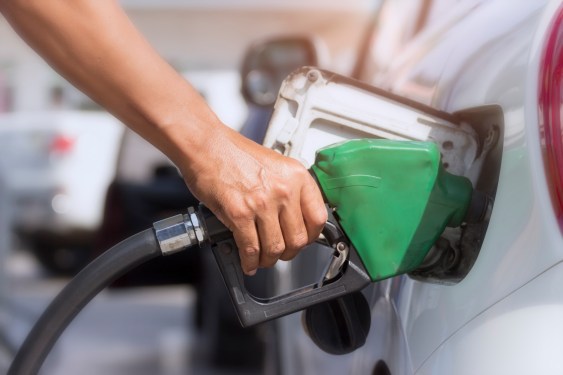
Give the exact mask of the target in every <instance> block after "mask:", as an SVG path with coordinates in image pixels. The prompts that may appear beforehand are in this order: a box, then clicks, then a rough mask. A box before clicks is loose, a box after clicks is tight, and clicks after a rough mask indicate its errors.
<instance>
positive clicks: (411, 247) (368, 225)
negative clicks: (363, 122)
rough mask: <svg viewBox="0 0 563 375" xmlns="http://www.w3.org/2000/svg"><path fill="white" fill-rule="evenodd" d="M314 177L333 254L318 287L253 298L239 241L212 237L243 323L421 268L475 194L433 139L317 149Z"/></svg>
mask: <svg viewBox="0 0 563 375" xmlns="http://www.w3.org/2000/svg"><path fill="white" fill-rule="evenodd" d="M311 173H312V174H313V175H314V177H316V179H317V182H318V184H319V186H320V188H321V191H322V192H323V194H324V198H325V202H326V203H327V206H328V212H329V221H328V222H327V223H326V225H325V228H324V230H323V235H324V240H325V243H326V244H327V246H330V247H331V248H332V249H333V255H332V258H331V260H330V263H329V265H328V266H327V268H326V271H325V274H324V275H323V277H322V279H321V280H320V281H319V282H317V283H316V284H313V285H309V286H305V287H302V288H300V289H297V290H294V291H292V292H290V293H287V294H284V295H280V296H275V297H272V298H258V297H255V296H253V295H251V294H250V293H248V292H247V290H246V288H245V286H244V278H243V273H242V269H241V267H240V259H239V257H238V251H236V245H235V242H234V240H233V239H232V238H231V237H226V238H223V239H222V240H220V241H213V235H210V236H209V238H210V239H211V242H212V243H213V246H212V249H213V253H214V255H215V258H216V260H217V263H218V265H219V268H220V270H221V273H222V275H223V278H224V280H225V283H226V285H227V288H228V290H229V293H230V296H231V299H232V301H233V303H234V305H235V309H236V311H237V314H238V317H239V319H240V321H241V324H242V325H243V326H250V325H254V324H257V323H261V322H264V321H267V320H271V319H274V318H278V317H281V316H283V315H287V314H290V313H293V312H296V311H299V310H303V309H306V308H308V307H311V306H313V305H317V304H319V303H321V302H325V301H330V300H333V299H335V298H338V297H341V296H344V295H348V294H351V293H353V292H356V291H359V290H361V289H363V288H364V287H365V286H367V285H368V284H370V283H371V282H376V281H379V280H382V279H386V278H389V277H392V276H395V275H400V274H404V273H407V272H410V271H412V270H414V269H416V268H417V267H418V266H419V265H420V264H421V263H422V261H423V260H424V258H425V257H426V255H427V253H428V252H429V250H430V249H431V248H432V246H433V245H434V243H435V242H436V241H437V240H438V238H440V235H441V234H442V233H443V231H444V229H445V228H446V227H448V226H449V227H457V226H459V225H461V224H462V222H463V221H464V218H465V217H466V215H467V214H468V211H469V207H470V206H471V201H472V195H473V194H472V193H473V189H472V186H471V182H470V181H469V180H468V179H467V178H465V177H460V176H454V175H452V174H450V173H448V172H447V171H445V169H444V167H443V165H442V163H441V160H440V152H439V150H438V148H437V146H436V145H435V144H434V143H432V142H413V141H393V140H384V139H358V140H349V141H345V142H343V143H339V144H336V145H332V146H329V147H326V148H323V149H321V150H319V151H318V152H317V156H316V160H315V163H314V165H313V166H312V167H311ZM204 216H207V218H205V219H204V220H203V221H204V222H205V223H207V224H208V225H212V226H216V221H217V220H216V218H213V216H212V215H204ZM214 223H215V224H214ZM208 231H209V230H208ZM209 232H213V230H210V231H209ZM305 251H306V250H305Z"/></svg>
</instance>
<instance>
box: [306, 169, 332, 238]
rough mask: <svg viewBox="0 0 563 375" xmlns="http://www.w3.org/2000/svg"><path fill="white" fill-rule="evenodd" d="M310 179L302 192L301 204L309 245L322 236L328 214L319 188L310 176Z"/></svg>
mask: <svg viewBox="0 0 563 375" xmlns="http://www.w3.org/2000/svg"><path fill="white" fill-rule="evenodd" d="M308 177H309V181H308V182H307V184H305V185H304V186H303V188H302V190H301V202H300V204H301V212H302V213H303V221H304V222H305V227H306V228H307V235H308V243H311V242H313V241H315V240H316V239H317V238H318V237H319V235H320V234H321V231H322V230H323V227H324V225H325V224H326V221H327V218H328V214H327V212H326V208H325V204H324V201H323V197H322V194H321V191H320V189H319V186H318V185H317V183H316V182H315V180H314V179H313V178H312V177H311V176H310V175H309V176H308Z"/></svg>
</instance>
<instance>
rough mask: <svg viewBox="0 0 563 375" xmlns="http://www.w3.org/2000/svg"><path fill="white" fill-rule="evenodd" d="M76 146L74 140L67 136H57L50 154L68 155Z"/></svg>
mask: <svg viewBox="0 0 563 375" xmlns="http://www.w3.org/2000/svg"><path fill="white" fill-rule="evenodd" d="M73 146H74V139H73V138H71V137H68V136H65V135H57V136H56V137H55V138H53V141H52V142H51V147H50V150H49V151H50V152H51V153H53V154H67V153H69V152H70V151H71V150H72V147H73Z"/></svg>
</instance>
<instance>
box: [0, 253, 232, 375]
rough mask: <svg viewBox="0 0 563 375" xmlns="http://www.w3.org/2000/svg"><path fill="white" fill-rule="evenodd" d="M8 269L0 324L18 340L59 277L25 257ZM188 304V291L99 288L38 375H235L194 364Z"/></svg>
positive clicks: (190, 298)
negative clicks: (50, 275)
mask: <svg viewBox="0 0 563 375" xmlns="http://www.w3.org/2000/svg"><path fill="white" fill-rule="evenodd" d="M8 269H10V270H11V272H10V273H9V275H8V278H7V280H6V282H5V283H3V284H4V285H3V287H6V288H5V289H4V293H5V294H7V295H8V302H6V301H4V302H3V303H2V304H1V305H0V306H1V307H2V308H3V313H2V314H0V324H3V325H4V326H5V327H7V329H6V331H7V333H8V336H9V337H10V338H11V339H12V341H16V342H21V341H22V340H23V338H24V337H25V335H26V332H27V330H28V329H29V328H30V325H31V323H32V321H33V320H34V319H35V318H36V317H37V316H38V315H39V314H40V313H41V312H42V310H43V309H44V308H45V306H46V305H47V304H48V303H49V301H50V300H51V299H52V298H53V297H54V296H55V295H56V293H57V292H58V291H59V290H60V289H61V288H62V287H63V286H64V285H65V283H66V282H67V280H64V279H46V278H44V277H41V272H40V270H39V269H38V268H37V266H35V265H34V262H33V259H31V258H30V257H28V256H26V255H25V253H19V254H17V255H16V256H12V257H10V259H9V261H8ZM193 301H194V292H193V290H191V289H189V288H188V287H180V286H174V287H158V288H157V287H155V288H136V289H130V290H118V291H104V292H102V293H101V294H100V295H98V296H97V297H96V298H95V299H94V300H93V301H92V302H91V303H90V304H89V305H88V306H86V308H85V309H84V310H83V311H82V313H81V314H79V316H78V317H77V318H76V319H75V320H74V321H73V323H72V324H71V325H70V326H69V327H68V328H67V330H66V331H65V332H64V333H63V335H62V337H61V338H60V340H59V342H58V343H57V345H56V346H55V348H54V349H53V351H52V352H51V354H50V355H49V357H48V358H47V361H46V363H45V365H44V367H43V369H44V371H43V374H44V375H55V374H56V375H66V374H68V375H71V374H72V375H75V374H81V375H89V374H92V375H94V374H95V375H99V374H104V375H114V374H115V375H127V374H135V375H145V374H147V375H148V374H151V375H155V374H162V375H177V374H178V375H179V374H235V373H236V372H225V371H218V370H216V369H212V368H209V367H208V366H206V365H205V364H204V363H203V362H202V360H201V359H202V356H201V353H198V349H199V348H200V347H201V345H200V340H201V339H200V338H198V337H197V335H196V334H195V333H194V331H193V329H192V327H191V319H192V317H191V314H192V305H193ZM6 307H8V309H7V310H6ZM6 311H7V312H6ZM5 361H6V359H4V362H5ZM1 362H2V361H1V358H0V366H1ZM0 368H1V367H0ZM0 372H1V371H0Z"/></svg>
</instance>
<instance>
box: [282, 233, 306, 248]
mask: <svg viewBox="0 0 563 375" xmlns="http://www.w3.org/2000/svg"><path fill="white" fill-rule="evenodd" d="M308 242H309V236H308V235H307V233H306V232H298V233H296V234H294V235H293V236H291V238H290V239H289V241H288V244H287V250H289V251H291V252H293V251H297V250H299V249H301V248H302V247H304V246H305V245H307V243H308Z"/></svg>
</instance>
